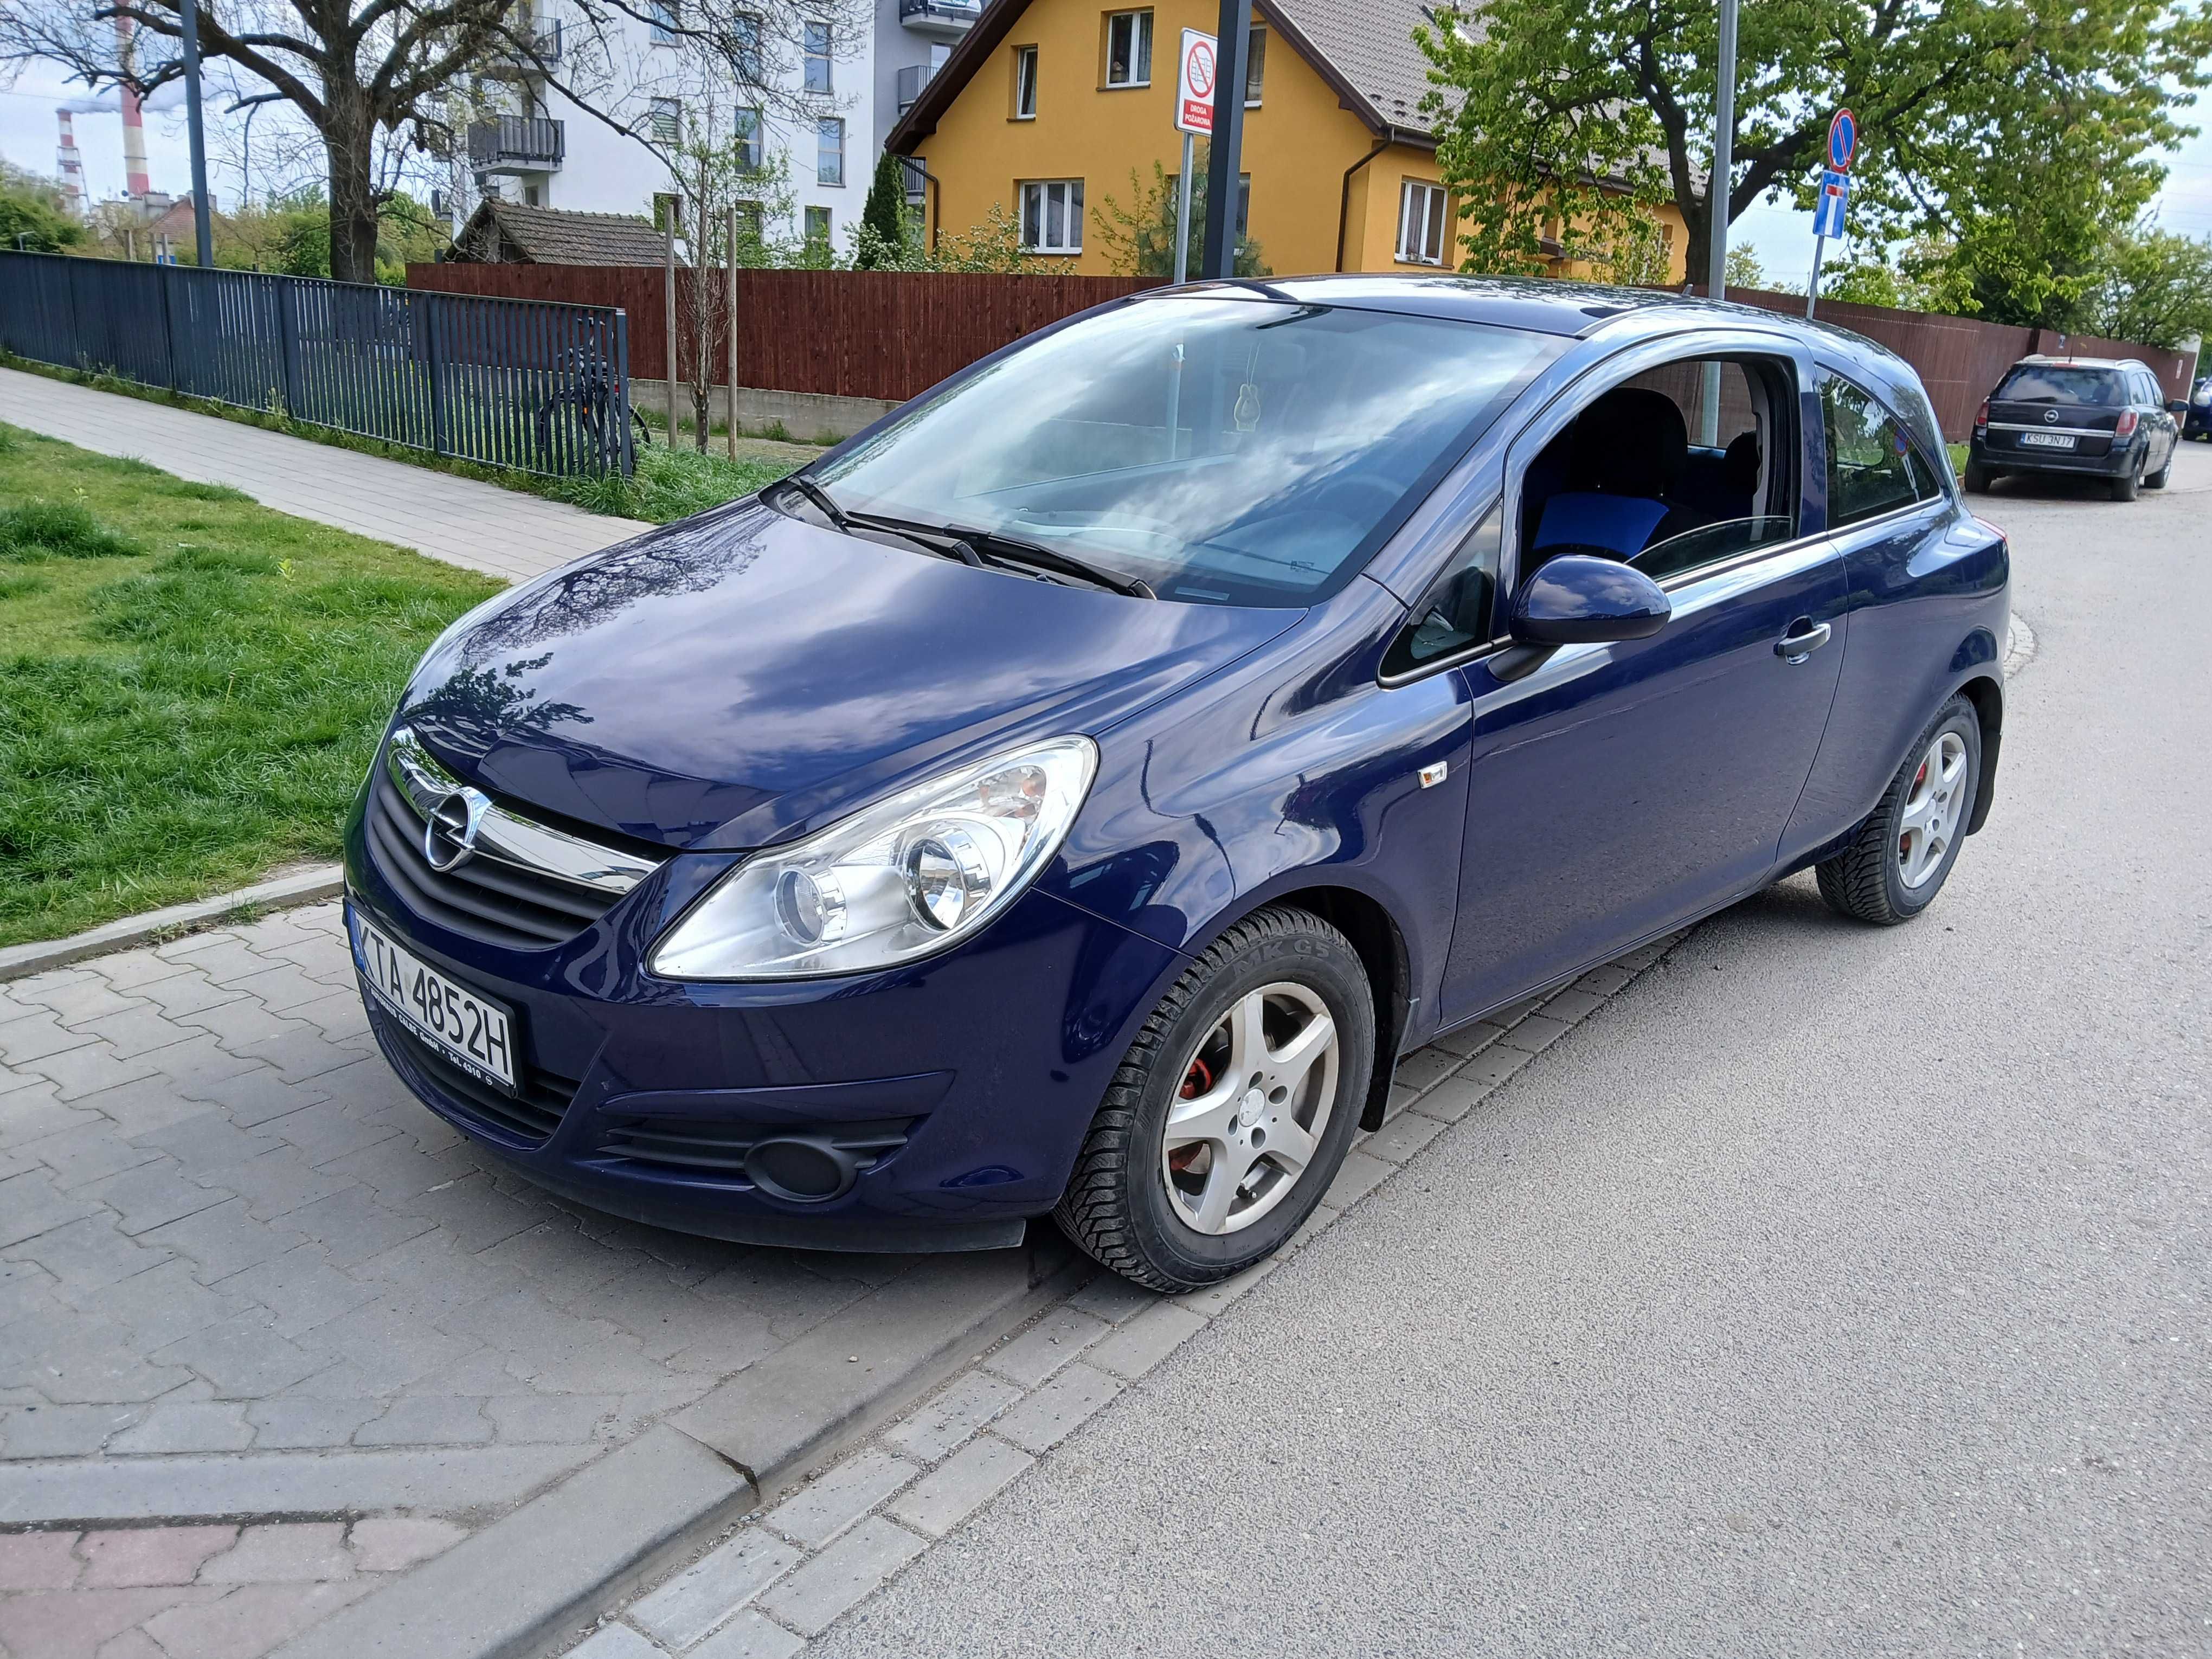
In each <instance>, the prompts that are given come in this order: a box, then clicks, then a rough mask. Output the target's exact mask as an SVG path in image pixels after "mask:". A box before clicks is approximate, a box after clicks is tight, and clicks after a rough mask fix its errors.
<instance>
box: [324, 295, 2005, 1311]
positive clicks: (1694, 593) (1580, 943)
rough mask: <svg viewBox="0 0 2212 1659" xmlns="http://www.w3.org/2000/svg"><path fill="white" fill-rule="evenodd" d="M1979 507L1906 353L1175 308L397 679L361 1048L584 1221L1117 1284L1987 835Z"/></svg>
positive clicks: (1299, 1203)
mask: <svg viewBox="0 0 2212 1659" xmlns="http://www.w3.org/2000/svg"><path fill="white" fill-rule="evenodd" d="M2007 583H2008V556H2007V550H2006V546H2005V543H2004V540H2003V538H2002V536H2001V535H2000V534H1999V533H1998V532H1996V531H1995V530H1994V529H1992V528H1991V527H1990V526H1988V525H1986V524H1984V523H1983V522H1981V521H1980V520H1977V519H1976V518H1974V517H1973V516H1972V514H1971V513H1968V512H1967V511H1966V509H1965V507H1963V505H1962V504H1961V502H1960V497H1959V495H1958V493H1957V490H1956V488H1955V486H1954V481H1953V478H1952V476H1951V471H1950V469H1949V467H1948V465H1947V464H1946V460H1945V451H1944V447H1943V441H1942V433H1941V432H1940V431H1939V429H1938V428H1937V426H1936V420H1935V416H1934V415H1933V413H1932V411H1931V410H1930V409H1929V404H1928V399H1927V398H1926V396H1925V394H1924V393H1923V391H1922V389H1921V387H1920V385H1919V383H1918V381H1917V380H1916V379H1915V378H1914V376H1913V374H1912V373H1911V370H1910V369H1909V368H1906V367H1905V365H1904V364H1903V363H1902V362H1899V361H1898V360H1897V359H1896V358H1894V357H1893V356H1889V355H1887V353H1885V352H1883V351H1881V350H1880V349H1877V348H1875V347H1874V346H1872V345H1870V344H1869V343H1866V342H1865V341H1863V340H1861V339H1858V338H1857V337H1854V336H1851V335H1849V334H1846V333H1844V332H1841V331H1837V330H1834V329H1830V328H1826V327H1816V326H1812V325H1805V324H1802V323H1798V322H1795V321H1792V320H1789V319H1783V318H1779V317H1776V316H1772V315H1770V314H1768V313H1763V312H1754V311H1749V310H1744V309H1740V308H1736V307H1728V306H1716V305H1711V304H1707V303H1703V302H1698V301H1688V300H1684V299H1680V298H1677V297H1674V296H1672V295H1655V294H1650V293H1643V292H1626V291H1616V290H1611V289H1593V288H1583V287H1577V286H1575V285H1572V284H1566V283H1533V282H1532V283H1516V282H1504V281H1476V280H1469V279H1462V278H1458V277H1451V276H1419V277H1407V278H1393V277H1375V276H1317V277H1310V278H1298V279H1293V280H1285V281H1264V282H1238V283H1223V284H1213V285H1200V286H1195V287H1187V288H1182V289H1168V290H1159V291H1155V292H1152V293H1149V294H1146V295H1140V296H1138V297H1135V298H1133V299H1130V300H1127V301H1121V302H1118V303H1116V304H1114V305H1111V306H1108V307H1101V308H1099V309H1097V310H1094V311H1091V312H1089V313H1085V314H1084V315H1082V316H1079V317H1077V318H1074V319H1071V320H1069V321H1067V322H1066V323H1063V324H1061V325H1059V326H1057V327H1055V328H1053V329H1050V330H1048V331H1044V332H1042V333H1040V334H1037V335H1035V336H1033V337H1030V338H1029V339H1027V340H1024V341H1023V342H1021V343H1018V345H1015V346H1013V347H1012V348H1009V349H1007V350H1006V351H1003V352H1000V353H999V354H997V355H996V356H993V357H991V358H988V359H987V360H985V361H984V362H980V363H978V364H976V365H975V366H974V367H973V368H970V369H969V370H968V371H966V372H965V373H963V374H961V375H959V376H957V377H956V378H955V379H953V380H949V381H947V382H946V383H945V384H944V385H943V386H939V387H938V388H936V389H935V390H934V391H933V392H929V393H927V394H926V395H925V396H923V397H921V398H917V399H915V401H914V402H913V403H911V404H907V405H906V406H904V407H903V408H902V409H900V410H896V412H895V413H893V414H892V415H890V416H887V417H886V418H885V419H884V420H883V421H881V422H878V423H877V424H876V425H875V426H873V427H872V428H869V429H868V430H867V431H866V432H864V433H862V434H860V435H859V436H857V437H855V438H854V439H852V440H851V441H848V442H847V443H845V444H842V445H841V446H839V447H837V448H836V449H834V450H832V451H830V452H829V453H827V454H826V455H825V456H824V457H823V459H821V460H819V461H817V462H816V463H815V464H814V465H811V466H809V467H808V468H806V469H805V471H804V472H802V473H801V474H799V476H797V477H794V478H792V479H790V480H787V481H786V482H784V483H781V484H778V485H775V486H772V487H770V488H769V489H765V490H763V492H762V493H761V494H760V495H759V496H758V497H757V498H752V499H748V500H744V501H738V502H734V503H732V504H731V505H729V506H727V507H722V508H720V509H717V510H715V511H714V512H711V513H704V514H702V515H700V516H699V517H697V518H694V519H691V520H687V521H685V522H684V523H682V524H678V525H674V526H670V527H668V528H666V529H665V530H663V531H659V532H654V533H653V534H650V535H647V536H644V537H641V538H638V539H637V540H635V541H633V542H630V543H629V544H625V545H623V546H621V547H617V548H615V549H612V550H609V551H607V552H605V553H602V554H599V555H597V556H593V557H592V558H589V559H586V560H584V561H582V562H578V563H575V564H572V565H570V566H568V567H567V568H563V569H562V570H559V571H556V572H555V573H553V574H550V575H548V576H545V577H544V578H542V579H540V580H536V581H533V582H532V583H530V584H529V585H527V586H524V587H520V588H518V589H515V590H513V591H512V592H508V593H505V594H502V595H501V596H500V597H499V598H498V599H494V600H493V601H491V602H490V603H489V604H488V605H484V606H483V607H481V608H479V609H478V610H477V611H474V612H472V613H471V614H470V615H469V616H467V617H464V618H462V619H461V620H460V621H459V622H458V623H455V624H454V625H453V628H452V629H449V630H448V631H447V634H446V635H444V637H442V638H441V640H439V641H438V642H437V643H436V645H435V646H434V647H432V649H431V650H430V652H429V653H428V655H427V656H426V657H425V658H424V659H423V660H422V665H421V666H420V668H419V669H418V670H417V671H416V674H415V676H414V678H413V680H412V681H411V683H410V684H409V685H408V687H407V689H406V692H405V695H404V700H403V702H402V703H401V705H400V707H399V708H398V712H397V714H396V715H395V717H394V720H393V722H392V729H391V731H390V732H389V733H388V734H387V737H386V740H385V742H384V744H382V746H381V748H380V751H379V755H378V758H377V761H376V763H375V766H374V769H373V770H372V773H371V775H370V776H369V778H368V782H367V783H366V785H365V786H364V787H363V790H362V795H361V799H360V801H359V803H358V805H357V807H356V811H355V814H354V817H353V821H352V823H351V826H350V829H349V834H348V838H347V848H346V854H347V874H348V882H349V896H348V907H347V908H348V916H349V925H350V928H351V932H352V938H353V944H354V948H355V951H356V960H357V963H358V965H359V967H360V969H361V972H362V982H363V987H364V991H365V994H366V997H367V1001H368V1009H369V1012H370V1015H371V1017H372V1019H373V1022H374V1026H375V1030H376V1033H377V1036H378V1038H379V1040H380V1042H381V1043H382V1044H383V1047H384V1051H385V1053H386V1054H387V1055H388V1056H389V1057H390V1059H391V1061H392V1065H393V1066H395V1067H396V1068H397V1069H398V1073H399V1074H400V1075H401V1076H402V1077H403V1078H404V1079H405V1080H406V1082H407V1083H408V1085H410V1087H411V1088H412V1089H413V1090H414V1091H415V1092H416V1094H418V1095H419V1096H420V1097H422V1099H423V1100H424V1101H425V1102H427V1103H428V1104H429V1105H430V1106H431V1107H432V1108H433V1109H435V1110H436V1111H438V1112H439V1113H441V1115H444V1116H445V1117H447V1119H449V1120H451V1121H453V1123H454V1124H456V1125H457V1126H459V1127H460V1128H462V1129H463V1130H465V1132H466V1133H468V1134H469V1135H470V1136H471V1138H472V1139H474V1140H475V1141H477V1143H478V1144H480V1145H481V1146H483V1147H485V1148H487V1149H489V1150H490V1151H492V1152H496V1153H497V1154H498V1155H499V1156H500V1157H501V1158H504V1159H506V1160H507V1161H509V1162H510V1163H511V1164H513V1167H514V1168H515V1169H517V1170H520V1171H521V1172H523V1173H524V1174H526V1176H529V1177H530V1178H531V1179H532V1180H534V1181H537V1182H540V1183H542V1184H543V1185H544V1186H546V1187H548V1188H552V1189H554V1190H556V1191H557V1192H561V1193H563V1194H569V1195H571V1196H573V1197H574V1198H576V1199H578V1200H582V1201H583V1202H585V1203H587V1204H591V1205H594V1206H599V1207H600V1208H603V1209H605V1210H609V1211H612V1212H617V1213H620V1214H623V1215H627V1216H631V1217H635V1218H639V1219H641V1220H645V1221H650V1222H654V1223H659V1224H661V1225H667V1226H671V1227H677V1228H682V1229H687V1230H690V1231H696V1232H699V1233H705V1234H711V1235H715V1236H719V1237H728V1238H736V1239H747V1240H755V1241H763V1242H771V1243H792V1244H804V1245H811V1246H817V1247H829V1248H851V1249H985V1248H990V1247H994V1246H1000V1245H1006V1244H1010V1243H1014V1242H1016V1241H1017V1240H1018V1239H1019V1238H1020V1237H1021V1236H1022V1233H1023V1230H1024V1227H1025V1225H1027V1224H1028V1223H1029V1222H1030V1220H1031V1219H1033V1218H1037V1217H1042V1216H1044V1215H1047V1214H1052V1215H1054V1216H1056V1217H1057V1218H1058V1219H1059V1222H1060V1225H1061V1226H1062V1227H1063V1228H1065V1229H1066V1231H1067V1232H1068V1233H1069V1234H1070V1236H1071V1237H1073V1238H1074V1239H1075V1240H1076V1241H1077V1243H1079V1244H1080V1245H1081V1246H1082V1247H1083V1248H1085V1249H1087V1250H1089V1251H1090V1252H1091V1253H1092V1254H1093V1255H1095V1256H1097V1259H1098V1260H1099V1261H1103V1262H1104V1263H1106V1264H1107V1265H1108V1266H1109V1267H1113V1268H1115V1269H1116V1270H1118V1271H1120V1272H1121V1273H1125V1274H1127V1276H1128V1277H1130V1278H1132V1279H1135V1280H1137V1281H1139V1282H1140V1283H1142V1284H1145V1285H1152V1286H1156V1287H1158V1288H1161V1289H1164V1290H1176V1289H1183V1288H1188V1287H1192V1286H1196V1285H1205V1284H1207V1283H1210V1282H1212V1281H1214V1280H1218V1279H1221V1278H1222V1277H1224V1276H1225V1275H1227V1274H1229V1273H1234V1272H1236V1271H1237V1269H1238V1268H1240V1267H1243V1266H1245V1265H1247V1264H1248V1263H1250V1262H1252V1261H1255V1260H1257V1259H1258V1258H1260V1257H1261V1256H1264V1255H1267V1253H1268V1252H1269V1251H1271V1250H1273V1249H1276V1248H1277V1247H1278V1246H1279V1245H1280V1244H1281V1243H1282V1242H1283V1241H1284V1240H1285V1238H1287V1237H1289V1236H1290V1235H1291V1232H1292V1231H1295V1230H1296V1228H1297V1226H1298V1225H1299V1224H1300V1223H1301V1222H1302V1221H1303V1220H1304V1218H1305V1217H1306V1216H1307V1214H1308V1213H1309V1212H1310V1210H1311V1209H1312V1207H1313V1206H1314V1205H1315V1204H1316V1202H1317V1201H1318V1200H1319V1199H1320V1197H1321V1195H1322V1193H1323V1192H1324V1190H1325V1189H1326V1188H1328V1184H1329V1181H1330V1178H1331V1177H1332V1176H1333V1175H1334V1173H1335V1171H1336V1170H1337V1168H1338V1165H1339V1164H1340V1161H1341V1160H1342V1158H1344V1155H1345V1152H1346V1146H1347V1145H1348V1143H1349V1141H1350V1139H1351V1138H1352V1134H1353V1133H1354V1132H1355V1130H1356V1129H1357V1128H1358V1127H1360V1126H1362V1125H1365V1126H1367V1127H1375V1126H1376V1125H1378V1124H1379V1123H1380V1122H1381V1121H1382V1120H1383V1115H1384V1114H1385V1113H1386V1111H1387V1110H1388V1109H1389V1082H1390V1076H1391V1068H1392V1065H1393V1062H1394V1061H1395V1060H1396V1059H1397V1057H1398V1056H1399V1055H1401V1054H1404V1053H1406V1052H1407V1051H1408V1050H1410V1049H1413V1048H1418V1047H1419V1046H1421V1045H1423V1044H1425V1043H1427V1042H1431V1041H1432V1040H1434V1039H1435V1038H1437V1036H1440V1035H1442V1034H1443V1033H1446V1032H1449V1031H1450V1030H1452V1029H1453V1028H1455V1027H1457V1026H1462V1025H1464V1024H1468V1022H1470V1021H1473V1020H1475V1019H1478V1018H1481V1017H1482V1016H1483V1015H1484V1014H1486V1013H1488V1012H1492V1010H1495V1009H1498V1008H1500V1007H1502V1006H1507V1005H1509V1004H1511V1003H1515V1002H1517V1001H1519V1000H1522V999H1524V998H1526V997H1528V995H1529V994H1531V993H1534V992H1537V991H1541V990H1542V989H1544V988H1546V987H1549V986H1553V985H1557V984H1559V983H1561V982H1562V981H1566V980H1568V979H1570V978H1572V977H1573V976H1575V975H1578V974H1580V973H1582V972H1583V970H1585V969H1589V968H1590V967H1593V966H1595V965H1596V964H1598V963H1603V962H1605V961H1607V960H1608V959H1609V958H1611V957H1616V956H1618V955H1620V953H1622V952H1623V951H1628V950H1631V949H1632V948H1634V947H1635V946H1637V945H1639V944H1641V943H1643V942H1644V941H1646V940H1649V939H1653V938H1656V937H1657V936H1658V935H1661V934H1662V933H1668V932H1669V931H1670V930H1672V929H1674V928H1678V927H1681V926H1682V925H1683V924H1685V923H1686V922H1689V921H1694V920H1695V919H1697V918H1698V917H1699V916H1702V915H1707V914H1709V913H1710V912H1712V911H1714V910H1717V909H1719V908H1722V907H1723V906H1725V905H1728V904H1730V903H1732V902H1735V901H1736V900H1738V899H1741V898H1743V897H1744V896H1747V895H1748V894H1752V893H1755V892H1757V891H1758V890H1760V889H1761V888H1763V887H1765V886H1766V885H1767V884H1770V883H1772V882H1774V881H1776V880H1778V879H1779V878H1782V877H1784V876H1786V875H1789V874H1790V873H1791V872H1796V871H1800V870H1803V869H1806V868H1808V867H1812V868H1814V869H1815V870H1817V872H1819V879H1820V890H1821V892H1822V893H1823V894H1824V895H1825V896H1826V898H1827V900H1828V902H1830V903H1831V904H1832V905H1833V906H1834V907H1835V908H1837V909H1838V910H1840V911H1842V912H1844V914H1846V915H1850V916H1855V917H1858V918H1861V919H1863V920H1864V921H1870V922H1877V923H1888V922H1899V921H1905V920H1907V919H1908V918H1910V917H1911V916H1913V915H1916V914H1917V913H1918V912H1919V911H1920V910H1922V909H1923V908H1925V907H1926V906H1927V905H1928V904H1929V902H1930V901H1931V900H1933V898H1934V897H1935V896H1936V892H1937V890H1939V889H1940V888H1941V887H1942V884H1943V882H1944V879H1945V878H1946V876H1947V875H1948V872H1949V871H1950V868H1951V866H1952V863H1953V861H1954V860H1955V859H1956V858H1957V857H1958V854H1959V849H1960V845H1961V844H1962V842H1963V839H1964V837H1966V836H1968V835H1971V834H1972V832H1973V831H1974V830H1976V829H1978V828H1979V827H1980V826H1981V824H1982V823H1983V820H1984V818H1985V817H1987V815H1988V813H1989V810H1990V798H1991V786H1992V781H1993V778H1994V775H1995V772H1996V762H1997V752H1998V738H1999V735H2000V732H2001V730H2002V719H2003V685H2002V670H2001V659H2002V645H2003V641H2004V637H2005V629H2006V613H2007V605H2008V592H2007Z"/></svg>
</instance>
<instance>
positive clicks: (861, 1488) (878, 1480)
mask: <svg viewBox="0 0 2212 1659" xmlns="http://www.w3.org/2000/svg"><path fill="white" fill-rule="evenodd" d="M917 1474H921V1469H920V1468H917V1467H916V1466H915V1465H914V1464H912V1463H909V1462H907V1461H906V1460H905V1459H904V1458H901V1457H894V1456H892V1455H890V1453H889V1452H886V1451H882V1450H879V1449H875V1448H870V1449H868V1450H866V1451H864V1452H861V1453H860V1455H858V1456H855V1457H848V1458H847V1459H846V1460H845V1461H844V1462H842V1463H839V1464H837V1465H836V1466H835V1467H834V1468H829V1469H828V1470H825V1471H824V1472H823V1474H821V1475H820V1476H819V1477H817V1479H816V1480H812V1481H811V1482H809V1483H808V1484H807V1485H806V1486H804V1487H802V1488H800V1490H799V1493H798V1495H797V1496H795V1497H793V1498H786V1499H785V1500H784V1501H783V1502H782V1503H781V1504H777V1505H776V1506H775V1508H774V1509H773V1510H769V1513H768V1520H767V1524H768V1526H769V1528H771V1529H772V1530H774V1531H776V1532H780V1533H781V1534H784V1535H785V1536H786V1537H787V1538H794V1539H797V1540H798V1541H799V1542H800V1543H802V1544H804V1545H805V1546H806V1547H808V1548H810V1549H819V1548H821V1547H822V1546H823V1545H824V1544H826V1543H828V1542H829V1541H830V1540H831V1539H833V1538H835V1537H836V1535H837V1534H839V1533H841V1532H842V1531H844V1530H845V1528H848V1527H849V1526H851V1525H853V1524H854V1522H857V1521H859V1520H860V1518H861V1517H862V1516H865V1515H866V1514H867V1512H868V1511H869V1510H872V1509H873V1508H875V1506H876V1505H877V1504H880V1503H882V1502H883V1501H884V1498H889V1497H890V1495H891V1494H892V1493H893V1492H896V1491H897V1490H898V1489H899V1488H900V1487H901V1486H905V1485H906V1484H907V1482H908V1481H909V1480H913V1479H914V1478H915V1476H916V1475H917Z"/></svg>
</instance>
